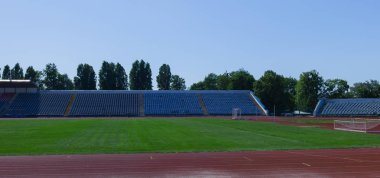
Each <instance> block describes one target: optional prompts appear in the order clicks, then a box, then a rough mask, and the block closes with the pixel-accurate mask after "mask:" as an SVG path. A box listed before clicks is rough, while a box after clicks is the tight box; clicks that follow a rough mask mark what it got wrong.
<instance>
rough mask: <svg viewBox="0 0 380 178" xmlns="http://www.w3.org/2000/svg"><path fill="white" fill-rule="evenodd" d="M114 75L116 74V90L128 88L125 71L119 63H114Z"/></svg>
mask: <svg viewBox="0 0 380 178" xmlns="http://www.w3.org/2000/svg"><path fill="white" fill-rule="evenodd" d="M115 75H116V90H126V89H128V76H127V74H126V73H125V69H124V67H123V66H122V65H121V64H119V63H117V64H116V67H115Z"/></svg>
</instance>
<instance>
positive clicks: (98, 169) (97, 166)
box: [0, 148, 380, 177]
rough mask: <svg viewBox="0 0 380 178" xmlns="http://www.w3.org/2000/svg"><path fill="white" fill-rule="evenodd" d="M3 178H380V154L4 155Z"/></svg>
mask: <svg viewBox="0 0 380 178" xmlns="http://www.w3.org/2000/svg"><path fill="white" fill-rule="evenodd" d="M0 177H380V149H378V148H377V149H373V148H371V149H337V150H301V151H257V152H229V153H178V154H176V153H173V154H125V155H62V156H3V157H0Z"/></svg>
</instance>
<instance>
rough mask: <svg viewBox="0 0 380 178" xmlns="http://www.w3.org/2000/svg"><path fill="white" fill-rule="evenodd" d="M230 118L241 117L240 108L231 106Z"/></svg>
mask: <svg viewBox="0 0 380 178" xmlns="http://www.w3.org/2000/svg"><path fill="white" fill-rule="evenodd" d="M232 119H233V120H239V119H241V109H240V108H233V109H232Z"/></svg>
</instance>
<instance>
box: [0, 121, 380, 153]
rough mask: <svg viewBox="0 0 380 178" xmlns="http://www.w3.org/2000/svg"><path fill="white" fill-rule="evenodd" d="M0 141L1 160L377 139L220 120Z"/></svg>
mask: <svg viewBox="0 0 380 178" xmlns="http://www.w3.org/2000/svg"><path fill="white" fill-rule="evenodd" d="M0 135H1V137H0V155H39V154H101V153H142V152H203V151H239V150H284V149H317V148H354V147H379V146H380V135H370V134H362V133H350V132H342V131H333V130H323V129H319V128H302V127H295V126H287V125H280V124H274V123H261V122H252V121H233V120H222V119H134V120H116V119H80V120H2V121H0Z"/></svg>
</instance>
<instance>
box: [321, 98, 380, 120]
mask: <svg viewBox="0 0 380 178" xmlns="http://www.w3.org/2000/svg"><path fill="white" fill-rule="evenodd" d="M377 115H380V99H379V98H359V99H329V100H325V101H324V105H323V106H322V109H321V110H320V112H319V113H317V116H377Z"/></svg>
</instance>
